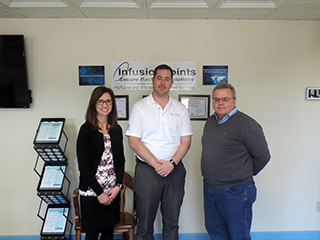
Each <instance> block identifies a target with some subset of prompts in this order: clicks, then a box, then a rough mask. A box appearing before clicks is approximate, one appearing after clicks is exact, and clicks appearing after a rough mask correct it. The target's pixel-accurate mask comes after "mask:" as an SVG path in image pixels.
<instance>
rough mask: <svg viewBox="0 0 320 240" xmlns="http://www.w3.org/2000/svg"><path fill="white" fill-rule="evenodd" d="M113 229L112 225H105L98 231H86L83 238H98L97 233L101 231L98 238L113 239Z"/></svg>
mask: <svg viewBox="0 0 320 240" xmlns="http://www.w3.org/2000/svg"><path fill="white" fill-rule="evenodd" d="M113 229H114V227H113V226H111V227H107V228H105V229H103V230H101V231H99V232H92V231H87V232H86V238H85V240H98V238H99V234H100V233H101V236H100V240H113Z"/></svg>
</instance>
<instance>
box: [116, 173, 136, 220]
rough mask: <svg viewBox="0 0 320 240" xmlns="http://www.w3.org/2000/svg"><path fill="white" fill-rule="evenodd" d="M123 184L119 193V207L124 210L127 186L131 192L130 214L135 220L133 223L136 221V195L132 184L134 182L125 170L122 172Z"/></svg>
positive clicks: (121, 210)
mask: <svg viewBox="0 0 320 240" xmlns="http://www.w3.org/2000/svg"><path fill="white" fill-rule="evenodd" d="M122 183H123V185H124V188H123V190H122V193H121V199H120V206H121V209H120V212H124V208H125V205H126V190H127V189H126V188H129V189H131V191H132V193H133V196H132V197H133V199H132V200H133V203H132V208H133V209H132V215H133V217H134V220H135V223H137V211H136V209H137V206H136V195H135V190H136V189H135V186H134V182H133V178H132V177H131V176H130V175H129V174H128V173H127V172H124V175H123V182H122Z"/></svg>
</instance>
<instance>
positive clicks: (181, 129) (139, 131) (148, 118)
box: [126, 94, 193, 160]
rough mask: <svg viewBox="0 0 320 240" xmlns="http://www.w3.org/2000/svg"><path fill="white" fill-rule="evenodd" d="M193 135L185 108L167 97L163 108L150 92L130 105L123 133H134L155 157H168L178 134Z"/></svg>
mask: <svg viewBox="0 0 320 240" xmlns="http://www.w3.org/2000/svg"><path fill="white" fill-rule="evenodd" d="M189 135H191V136H192V135H193V133H192V129H191V124H190V118H189V113H188V110H187V108H186V107H185V106H184V105H183V104H182V103H180V102H179V101H177V100H175V99H173V98H171V97H170V98H169V102H168V103H167V105H166V107H165V108H164V109H162V108H161V106H160V105H159V104H158V103H157V102H155V101H154V99H153V97H152V94H150V95H149V96H148V97H145V98H143V99H141V100H140V101H138V102H136V103H135V104H134V105H133V108H132V111H131V114H130V118H129V123H128V127H127V131H126V136H133V137H138V138H140V139H141V141H142V143H143V144H144V145H145V146H146V147H147V148H148V149H149V151H150V152H151V153H152V154H153V155H154V156H155V157H156V158H157V159H159V160H170V159H171V158H172V157H173V155H174V154H175V152H176V150H177V149H178V147H179V145H180V143H181V139H180V138H181V137H182V136H189Z"/></svg>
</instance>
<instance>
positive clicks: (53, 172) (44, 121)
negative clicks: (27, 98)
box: [33, 118, 72, 240]
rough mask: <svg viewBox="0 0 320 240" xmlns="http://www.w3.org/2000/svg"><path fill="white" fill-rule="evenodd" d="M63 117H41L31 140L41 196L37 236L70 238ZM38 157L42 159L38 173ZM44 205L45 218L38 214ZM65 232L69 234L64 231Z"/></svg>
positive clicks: (43, 237)
mask: <svg viewBox="0 0 320 240" xmlns="http://www.w3.org/2000/svg"><path fill="white" fill-rule="evenodd" d="M64 123H65V118H41V120H40V123H39V126H38V129H37V131H36V135H35V138H34V141H33V144H34V147H33V148H34V150H35V151H36V152H37V153H38V155H37V159H36V163H35V166H34V169H33V170H34V171H35V172H36V174H37V175H38V176H39V184H38V187H37V195H38V196H39V198H40V199H41V201H40V205H39V210H38V214H37V216H38V217H39V218H40V219H41V220H42V221H43V225H42V229H41V232H40V235H41V239H44V240H49V239H71V226H72V222H71V221H70V219H69V218H68V214H69V210H70V200H69V198H68V194H69V190H70V180H69V179H68V177H67V176H66V172H67V166H68V159H67V157H66V155H65V150H66V147H67V143H68V138H67V135H66V134H65V133H64V131H63V127H64ZM39 159H42V160H43V162H42V165H43V167H42V171H41V174H40V173H39V171H38V170H37V168H39ZM43 202H45V203H46V204H47V209H46V213H45V217H42V216H41V215H40V212H41V209H42V203H43ZM68 233H69V236H66V234H68Z"/></svg>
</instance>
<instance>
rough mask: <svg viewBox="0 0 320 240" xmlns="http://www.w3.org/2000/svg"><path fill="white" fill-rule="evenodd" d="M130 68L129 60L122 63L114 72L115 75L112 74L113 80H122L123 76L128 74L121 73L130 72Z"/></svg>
mask: <svg viewBox="0 0 320 240" xmlns="http://www.w3.org/2000/svg"><path fill="white" fill-rule="evenodd" d="M123 69H124V70H123ZM128 70H129V63H128V62H123V63H121V64H120V65H119V66H118V67H117V69H116V70H115V71H114V73H113V76H112V77H113V80H114V81H115V82H118V81H121V80H122V79H123V77H124V76H125V75H126V74H121V73H122V72H124V71H125V72H128ZM119 73H120V74H119Z"/></svg>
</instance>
